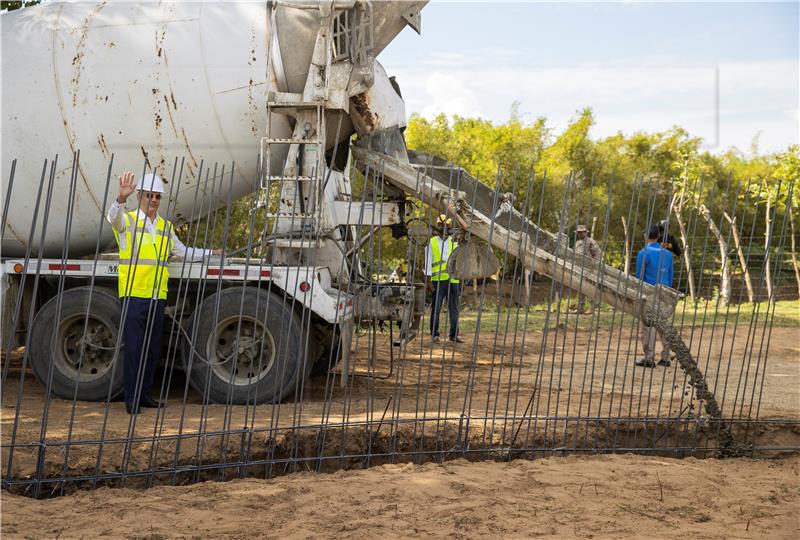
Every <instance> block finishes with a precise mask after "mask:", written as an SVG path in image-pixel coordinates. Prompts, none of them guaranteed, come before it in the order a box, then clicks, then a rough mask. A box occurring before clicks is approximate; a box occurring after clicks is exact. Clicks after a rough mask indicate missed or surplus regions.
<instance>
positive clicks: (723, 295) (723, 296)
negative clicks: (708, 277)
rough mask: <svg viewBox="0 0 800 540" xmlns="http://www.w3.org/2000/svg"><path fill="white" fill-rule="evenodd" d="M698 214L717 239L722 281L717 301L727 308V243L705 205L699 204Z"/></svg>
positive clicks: (729, 281) (729, 289) (728, 300)
mask: <svg viewBox="0 0 800 540" xmlns="http://www.w3.org/2000/svg"><path fill="white" fill-rule="evenodd" d="M698 212H699V213H700V215H701V216H702V217H703V219H704V220H706V223H707V224H708V228H709V230H710V231H711V234H713V235H714V238H716V239H717V243H718V244H719V256H720V259H722V269H721V273H722V281H721V283H720V286H719V300H720V303H721V304H722V305H723V306H727V305H728V304H730V301H731V280H730V275H729V274H730V272H729V270H728V243H727V242H726V241H725V238H723V237H722V234H721V233H720V232H719V228H717V224H716V223H714V220H713V218H712V217H711V212H709V210H708V207H707V206H706V205H705V204H701V205H700V208H699V209H698Z"/></svg>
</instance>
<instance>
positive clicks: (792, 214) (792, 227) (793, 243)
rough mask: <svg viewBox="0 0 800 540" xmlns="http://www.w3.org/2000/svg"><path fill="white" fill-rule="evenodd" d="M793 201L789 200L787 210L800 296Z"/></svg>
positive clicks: (798, 294)
mask: <svg viewBox="0 0 800 540" xmlns="http://www.w3.org/2000/svg"><path fill="white" fill-rule="evenodd" d="M791 203H792V201H788V204H787V205H786V211H787V212H789V230H790V231H791V233H792V239H791V242H792V244H791V246H792V268H794V279H795V281H797V296H798V297H800V269H798V267H797V247H796V246H795V240H794V209H793V208H792V204H791Z"/></svg>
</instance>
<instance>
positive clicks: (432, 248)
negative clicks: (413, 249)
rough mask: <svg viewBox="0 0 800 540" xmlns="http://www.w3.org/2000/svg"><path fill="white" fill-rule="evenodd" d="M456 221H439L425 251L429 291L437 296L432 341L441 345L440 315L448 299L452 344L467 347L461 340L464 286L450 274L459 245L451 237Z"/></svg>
mask: <svg viewBox="0 0 800 540" xmlns="http://www.w3.org/2000/svg"><path fill="white" fill-rule="evenodd" d="M452 226H453V220H451V219H450V218H449V217H447V216H446V215H444V214H442V215H440V216H439V217H438V218H437V220H436V232H437V233H438V234H436V235H434V236H432V237H431V239H430V241H429V242H428V246H427V249H426V250H425V275H426V276H429V279H428V282H427V287H428V290H429V291H430V292H431V294H432V295H433V302H432V305H431V322H430V330H431V339H432V341H433V343H439V313H440V312H441V310H442V305H443V304H444V300H445V298H446V299H447V312H448V314H449V316H450V341H452V342H454V343H463V340H462V339H461V338H460V337H458V314H459V302H460V301H461V283H460V282H459V280H457V279H455V278H453V277H451V276H450V275H449V274H448V273H447V260H448V259H449V258H450V254H451V253H452V252H453V250H454V249H455V248H456V247H458V243H457V242H456V241H455V240H453V238H451V237H450V232H451V228H452Z"/></svg>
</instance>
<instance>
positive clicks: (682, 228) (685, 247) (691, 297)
mask: <svg viewBox="0 0 800 540" xmlns="http://www.w3.org/2000/svg"><path fill="white" fill-rule="evenodd" d="M676 198H678V201H679V202H678V204H677V205H676V204H672V208H673V212H675V217H676V218H677V219H678V231H679V232H680V234H681V243H682V244H683V262H684V264H685V265H686V278H687V280H688V281H689V300H691V301H692V303H694V301H695V294H694V275H693V274H692V256H691V254H690V253H689V242H688V241H687V240H686V226H684V224H683V216H681V211H682V210H683V194H681V195H680V197H678V196H676Z"/></svg>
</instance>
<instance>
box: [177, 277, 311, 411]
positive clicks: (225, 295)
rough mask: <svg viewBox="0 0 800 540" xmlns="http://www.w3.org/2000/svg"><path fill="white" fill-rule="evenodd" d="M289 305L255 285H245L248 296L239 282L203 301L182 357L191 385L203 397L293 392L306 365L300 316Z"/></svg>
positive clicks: (268, 397) (275, 396)
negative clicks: (237, 285) (190, 340)
mask: <svg viewBox="0 0 800 540" xmlns="http://www.w3.org/2000/svg"><path fill="white" fill-rule="evenodd" d="M291 304H292V302H291V300H290V299H284V298H283V296H282V295H278V294H273V293H270V292H268V291H265V290H263V289H260V288H257V287H248V288H247V289H245V291H244V297H243V296H242V289H241V288H240V287H232V288H230V289H225V290H223V291H220V292H218V293H214V294H212V295H210V296H209V297H207V298H206V299H205V300H203V302H202V303H201V304H200V306H198V308H197V309H198V317H199V319H198V322H197V329H196V330H195V332H194V336H193V339H192V343H191V344H189V343H186V344H184V346H183V351H184V354H183V359H184V369H185V370H186V372H187V373H188V376H189V382H190V384H191V385H192V387H193V388H194V389H195V390H197V391H198V392H199V393H200V394H201V395H202V396H203V398H204V400H207V401H211V402H214V403H233V404H236V405H245V404H252V403H254V402H255V403H267V402H275V403H277V402H279V401H280V400H282V399H284V398H286V397H287V396H289V395H291V394H293V393H294V392H295V389H296V388H298V386H299V385H298V384H297V383H298V382H299V381H298V377H305V374H306V370H305V369H304V364H305V362H304V361H303V355H302V351H303V348H302V346H301V345H302V342H301V333H302V332H301V324H300V318H299V317H298V315H297V313H295V311H294V309H292V305H291ZM215 312H216V313H215ZM237 334H238V335H237ZM192 346H193V347H192Z"/></svg>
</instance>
